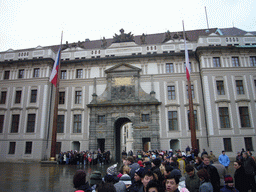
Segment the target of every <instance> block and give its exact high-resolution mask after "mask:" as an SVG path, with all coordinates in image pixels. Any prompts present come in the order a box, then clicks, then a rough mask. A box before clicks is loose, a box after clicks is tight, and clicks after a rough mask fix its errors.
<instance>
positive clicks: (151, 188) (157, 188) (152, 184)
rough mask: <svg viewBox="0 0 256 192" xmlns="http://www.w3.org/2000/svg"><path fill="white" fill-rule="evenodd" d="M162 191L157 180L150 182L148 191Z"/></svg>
mask: <svg viewBox="0 0 256 192" xmlns="http://www.w3.org/2000/svg"><path fill="white" fill-rule="evenodd" d="M161 191H162V189H161V188H160V186H159V184H158V183H157V182H156V181H154V180H151V181H149V182H148V184H147V188H146V192H161Z"/></svg>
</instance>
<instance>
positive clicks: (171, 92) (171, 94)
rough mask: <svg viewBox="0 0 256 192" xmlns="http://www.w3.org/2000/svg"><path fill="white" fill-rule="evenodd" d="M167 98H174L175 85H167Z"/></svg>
mask: <svg viewBox="0 0 256 192" xmlns="http://www.w3.org/2000/svg"><path fill="white" fill-rule="evenodd" d="M167 89H168V99H169V100H175V86H168V87H167Z"/></svg>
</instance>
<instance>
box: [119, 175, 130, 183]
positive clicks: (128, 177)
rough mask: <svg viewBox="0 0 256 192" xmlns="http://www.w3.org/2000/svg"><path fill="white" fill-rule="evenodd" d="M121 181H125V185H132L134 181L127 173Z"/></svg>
mask: <svg viewBox="0 0 256 192" xmlns="http://www.w3.org/2000/svg"><path fill="white" fill-rule="evenodd" d="M119 181H123V182H124V183H125V185H131V184H132V181H131V177H130V176H129V175H127V174H124V175H123V176H122V177H121V178H120V180H119Z"/></svg>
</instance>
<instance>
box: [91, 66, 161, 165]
mask: <svg viewBox="0 0 256 192" xmlns="http://www.w3.org/2000/svg"><path fill="white" fill-rule="evenodd" d="M140 71H141V69H139V68H137V67H134V66H132V65H129V64H118V65H116V66H114V67H112V68H109V69H107V70H106V71H105V73H106V74H107V87H106V89H105V91H104V92H103V94H102V95H100V96H97V95H96V80H95V82H94V93H93V100H92V102H91V103H90V104H88V107H89V108H90V127H89V130H90V141H89V149H90V150H92V151H94V150H95V151H96V150H97V149H98V148H100V149H101V150H104V151H110V152H111V154H112V157H113V159H115V160H116V161H119V160H120V157H121V147H120V146H121V143H120V129H121V127H122V126H123V125H124V124H125V123H127V122H131V123H132V127H133V132H132V136H133V145H132V150H133V151H134V152H137V151H138V150H144V148H143V145H144V143H145V142H150V143H151V149H152V150H155V149H159V148H160V142H159V111H158V105H160V104H161V103H160V102H159V101H158V100H157V99H156V98H155V92H154V86H153V79H152V78H151V92H150V94H147V93H146V92H144V90H143V89H142V88H141V86H140Z"/></svg>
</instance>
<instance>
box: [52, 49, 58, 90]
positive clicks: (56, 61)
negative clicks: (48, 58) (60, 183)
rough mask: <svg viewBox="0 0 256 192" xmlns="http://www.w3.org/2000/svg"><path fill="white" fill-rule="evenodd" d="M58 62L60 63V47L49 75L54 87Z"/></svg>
mask: <svg viewBox="0 0 256 192" xmlns="http://www.w3.org/2000/svg"><path fill="white" fill-rule="evenodd" d="M59 63H60V49H59V51H58V53H57V56H56V59H55V62H54V66H53V68H52V73H51V76H50V82H51V83H52V84H53V85H54V86H55V87H56V85H57V80H58V71H59Z"/></svg>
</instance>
